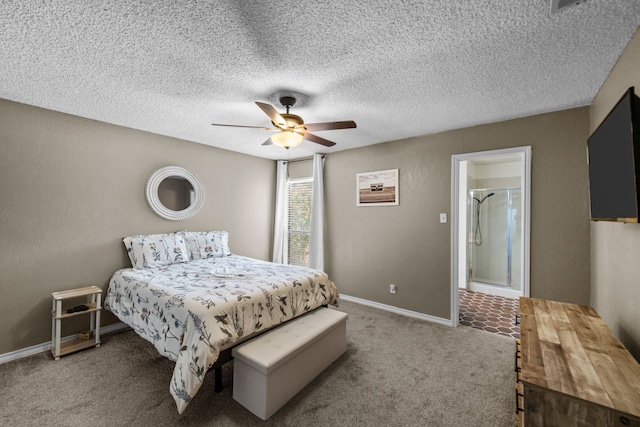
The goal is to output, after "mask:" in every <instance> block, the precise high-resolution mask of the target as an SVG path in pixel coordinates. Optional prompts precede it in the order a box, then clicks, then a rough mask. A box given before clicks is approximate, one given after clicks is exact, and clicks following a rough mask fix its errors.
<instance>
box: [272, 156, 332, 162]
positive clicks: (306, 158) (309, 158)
mask: <svg viewBox="0 0 640 427" xmlns="http://www.w3.org/2000/svg"><path fill="white" fill-rule="evenodd" d="M322 157H323V158H326V157H327V156H325V155H324V154H322ZM307 160H313V157H305V158H303V159H296V160H284V159H280V161H283V162H287V163H295V162H306V161H307Z"/></svg>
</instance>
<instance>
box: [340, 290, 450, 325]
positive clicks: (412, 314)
mask: <svg viewBox="0 0 640 427" xmlns="http://www.w3.org/2000/svg"><path fill="white" fill-rule="evenodd" d="M340 299H341V300H344V301H350V302H355V303H356V304H362V305H366V306H369V307H373V308H379V309H381V310H385V311H390V312H392V313H396V314H401V315H403V316H408V317H415V318H417V319H422V320H426V321H428V322H433V323H439V324H440V325H445V326H452V325H451V320H450V319H443V318H442V317H436V316H430V315H428V314H424V313H418V312H417V311H411V310H405V309H404V308H398V307H394V306H392V305H387V304H381V303H379V302H375V301H369V300H366V299H362V298H358V297H352V296H349V295H344V294H340Z"/></svg>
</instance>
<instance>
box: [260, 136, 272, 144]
mask: <svg viewBox="0 0 640 427" xmlns="http://www.w3.org/2000/svg"><path fill="white" fill-rule="evenodd" d="M271 144H273V141H272V140H271V137H269V139H267V140H266V141H265V142H263V143H262V145H271Z"/></svg>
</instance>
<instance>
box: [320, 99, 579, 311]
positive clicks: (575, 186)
mask: <svg viewBox="0 0 640 427" xmlns="http://www.w3.org/2000/svg"><path fill="white" fill-rule="evenodd" d="M588 114H589V113H588V109H587V108H578V109H572V110H566V111H560V112H555V113H550V114H543V115H538V116H534V117H527V118H523V119H516V120H510V121H506V122H501V123H493V124H487V125H482V126H476V127H472V128H467V129H460V130H454V131H450V132H444V133H440V134H436V135H427V136H422V137H417V138H412V139H407V140H402V141H395V142H389V143H384V144H379V145H374V146H370V147H364V148H358V149H354V150H348V151H342V152H338V153H333V154H331V155H330V156H328V157H327V160H326V164H325V191H326V205H327V228H328V236H327V245H328V250H327V260H326V262H325V269H326V270H327V272H328V273H329V274H330V275H331V276H332V278H333V279H334V280H335V281H336V283H337V284H338V286H339V288H340V290H341V292H342V293H343V294H346V295H349V296H354V297H358V298H363V299H366V300H370V301H375V302H378V303H382V304H387V305H391V306H395V307H399V308H403V309H407V310H412V311H415V312H419V313H424V314H428V315H431V316H436V317H440V318H445V319H449V318H450V289H451V288H450V286H451V284H450V262H451V260H450V250H451V242H450V240H451V233H450V225H451V224H450V221H451V212H450V211H451V156H452V155H453V154H461V153H469V152H478V151H484V150H492V149H498V148H508V147H518V146H526V145H530V146H532V152H533V154H532V173H531V175H532V178H531V179H532V184H531V193H532V196H531V200H532V212H531V296H533V297H538V298H547V299H553V300H558V301H568V302H574V303H579V304H588V303H589V299H590V295H589V294H590V287H589V283H590V268H589V205H588V187H587V165H586V154H585V149H586V139H587V136H588V129H589V116H588ZM394 168H398V169H399V170H400V171H399V174H400V185H399V187H400V205H399V206H384V207H356V199H355V195H356V174H357V173H360V172H368V171H375V170H382V169H394ZM440 212H446V213H447V214H448V216H449V223H447V224H440V223H439V213H440ZM390 283H395V284H397V285H398V292H397V294H395V295H391V294H390V293H389V284H390Z"/></svg>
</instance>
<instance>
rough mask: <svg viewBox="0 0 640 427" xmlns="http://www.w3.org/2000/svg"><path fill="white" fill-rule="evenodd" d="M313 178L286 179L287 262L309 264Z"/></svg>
mask: <svg viewBox="0 0 640 427" xmlns="http://www.w3.org/2000/svg"><path fill="white" fill-rule="evenodd" d="M312 197H313V179H312V178H297V179H289V180H287V199H286V204H287V217H288V223H287V248H288V251H287V252H288V256H287V263H288V264H291V265H300V266H303V267H306V266H308V265H309V236H310V235H311V203H312Z"/></svg>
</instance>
